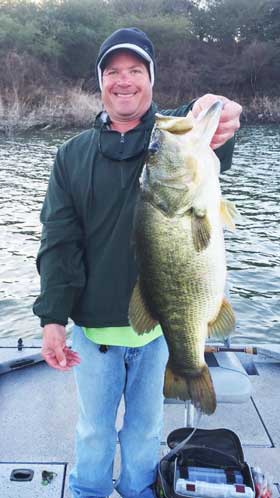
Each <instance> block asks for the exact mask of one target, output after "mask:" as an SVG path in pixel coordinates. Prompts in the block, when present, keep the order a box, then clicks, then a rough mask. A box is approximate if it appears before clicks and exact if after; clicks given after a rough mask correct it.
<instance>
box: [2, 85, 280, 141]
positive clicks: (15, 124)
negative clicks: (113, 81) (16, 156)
mask: <svg viewBox="0 0 280 498" xmlns="http://www.w3.org/2000/svg"><path fill="white" fill-rule="evenodd" d="M159 97H160V96H159ZM232 98H234V99H235V100H236V101H239V102H240V103H241V105H242V106H243V112H242V115H241V125H277V124H278V125H279V124H280V97H275V98H273V99H272V98H269V97H255V98H253V99H252V100H250V101H248V100H247V101H244V99H238V97H232ZM157 100H158V101H160V100H162V99H160V98H158V99H157V96H155V101H157ZM185 100H186V102H187V101H188V100H189V99H188V98H186V99H185ZM28 101H29V102H30V100H29V99H23V98H19V97H18V96H17V95H9V96H8V98H6V99H5V100H4V99H3V98H1V96H0V134H1V135H4V136H5V135H6V136H10V135H16V134H18V133H25V132H26V133H31V132H34V131H48V130H72V129H77V130H79V129H81V130H82V129H86V128H90V127H92V124H93V122H94V119H95V116H96V114H97V113H98V112H100V110H101V108H102V105H101V100H100V96H99V94H90V93H86V92H83V91H82V90H81V89H75V88H72V89H66V90H65V91H64V93H62V94H57V95H54V94H47V93H46V94H44V95H43V96H42V99H41V101H40V103H39V104H38V103H37V104H36V105H32V104H30V103H29V104H27V103H26V102H28ZM167 106H168V107H170V106H169V105H168V104H167ZM161 107H163V108H164V107H165V105H164V104H162V105H161ZM174 107H176V104H175V105H174Z"/></svg>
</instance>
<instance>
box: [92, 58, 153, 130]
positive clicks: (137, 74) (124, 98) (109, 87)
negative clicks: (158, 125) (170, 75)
mask: <svg viewBox="0 0 280 498" xmlns="http://www.w3.org/2000/svg"><path fill="white" fill-rule="evenodd" d="M101 96H102V101H103V104H104V107H105V109H106V111H107V112H108V114H109V116H110V118H111V120H112V122H114V121H121V122H128V121H137V120H140V118H141V117H142V116H143V114H145V112H146V111H147V110H148V109H149V107H150V105H151V102H152V85H151V81H150V77H149V73H148V69H147V67H146V66H145V64H144V62H142V61H141V59H140V58H138V57H137V56H134V55H133V54H132V53H130V52H118V53H116V54H113V55H112V56H111V57H110V59H109V61H108V63H107V64H106V67H105V69H104V71H103V78H102V93H101Z"/></svg>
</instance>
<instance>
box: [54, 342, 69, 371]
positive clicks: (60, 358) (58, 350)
mask: <svg viewBox="0 0 280 498" xmlns="http://www.w3.org/2000/svg"><path fill="white" fill-rule="evenodd" d="M55 355H56V359H57V362H58V364H59V365H60V366H61V367H66V364H67V362H66V356H65V354H64V352H63V349H61V348H58V347H57V348H56V349H55Z"/></svg>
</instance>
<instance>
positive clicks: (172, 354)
mask: <svg viewBox="0 0 280 498" xmlns="http://www.w3.org/2000/svg"><path fill="white" fill-rule="evenodd" d="M221 108H222V104H221V103H220V102H217V103H215V104H214V105H213V106H211V108H210V109H209V110H208V111H207V112H206V113H204V114H203V115H200V116H199V117H198V118H197V119H194V117H193V115H192V113H191V112H190V113H189V114H188V115H187V116H186V117H180V118H178V117H169V116H168V117H167V116H163V115H157V116H156V123H155V127H154V130H153V132H152V136H151V141H150V148H149V153H148V158H147V162H146V165H145V167H144V170H143V174H142V178H141V191H140V196H139V201H138V205H137V209H136V213H135V226H134V239H135V245H136V256H137V261H138V266H139V278H138V281H137V284H136V286H135V288H134V290H133V293H132V296H131V301H130V306H129V319H130V323H131V325H132V327H133V328H134V330H135V331H136V332H137V333H139V334H142V333H145V332H149V331H150V330H152V328H153V327H154V326H155V325H156V324H157V323H160V325H161V327H162V330H163V333H164V336H165V338H166V341H167V345H168V349H169V360H168V363H167V367H166V372H165V382H164V395H165V397H167V398H179V399H181V400H188V399H191V401H192V402H193V404H194V405H195V406H196V407H197V408H198V409H200V410H201V411H203V412H205V413H207V414H211V413H213V412H214V411H215V408H216V396H215V392H214V388H213V384H212V379H211V376H210V372H209V369H208V366H207V365H206V362H205V358H204V348H205V341H206V339H207V337H208V336H210V335H212V334H216V335H220V336H227V335H228V334H229V333H230V331H231V330H232V329H233V328H234V322H235V319H234V314H233V311H232V308H231V306H230V304H229V303H228V302H227V300H226V299H225V297H224V290H225V280H226V257H225V245H224V237H223V226H222V225H223V222H226V223H227V224H228V225H229V226H230V227H231V228H232V227H233V225H234V221H233V218H234V215H235V209H234V206H233V205H231V203H230V202H229V201H223V200H222V198H221V192H220V186H219V179H218V175H219V170H220V167H219V164H220V163H219V160H218V158H217V156H216V154H215V153H214V152H213V151H212V149H211V148H210V142H211V139H212V137H213V135H214V133H215V130H216V128H217V126H218V122H219V117H220V113H221ZM155 361H156V358H155Z"/></svg>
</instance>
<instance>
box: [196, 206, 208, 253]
mask: <svg viewBox="0 0 280 498" xmlns="http://www.w3.org/2000/svg"><path fill="white" fill-rule="evenodd" d="M191 228H192V238H193V244H194V248H195V250H196V251H197V252H201V251H203V249H206V247H207V246H208V245H209V242H210V238H211V226H210V223H209V220H208V218H207V215H206V214H200V213H199V212H198V211H196V210H195V209H193V210H192V214H191Z"/></svg>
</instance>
